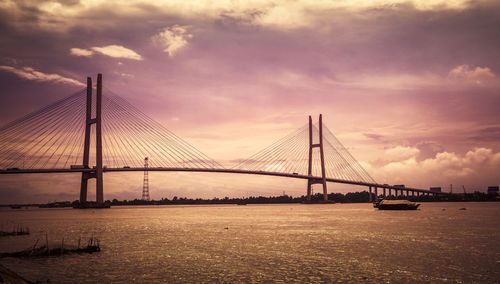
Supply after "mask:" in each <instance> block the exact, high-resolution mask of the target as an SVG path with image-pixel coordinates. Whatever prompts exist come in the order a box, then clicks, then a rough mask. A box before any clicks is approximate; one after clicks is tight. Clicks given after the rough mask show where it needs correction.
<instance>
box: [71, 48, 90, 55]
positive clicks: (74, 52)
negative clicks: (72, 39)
mask: <svg viewBox="0 0 500 284" xmlns="http://www.w3.org/2000/svg"><path fill="white" fill-rule="evenodd" d="M70 53H71V55H75V56H92V54H94V52H93V51H92V50H88V49H83V48H76V47H75V48H71V49H70Z"/></svg>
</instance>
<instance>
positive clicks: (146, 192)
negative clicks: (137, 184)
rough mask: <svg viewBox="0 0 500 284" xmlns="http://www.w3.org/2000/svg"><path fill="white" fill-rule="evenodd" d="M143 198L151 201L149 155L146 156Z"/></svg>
mask: <svg viewBox="0 0 500 284" xmlns="http://www.w3.org/2000/svg"><path fill="white" fill-rule="evenodd" d="M142 200H146V201H149V177H148V157H146V158H144V182H143V183H142Z"/></svg>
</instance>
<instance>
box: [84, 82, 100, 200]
mask: <svg viewBox="0 0 500 284" xmlns="http://www.w3.org/2000/svg"><path fill="white" fill-rule="evenodd" d="M95 109H96V113H95V118H92V78H90V77H88V78H87V108H86V119H85V139H84V145H83V165H82V166H83V168H85V169H89V168H90V167H89V155H90V129H91V126H92V124H95V132H96V166H95V167H93V170H92V171H90V172H82V181H81V187H80V206H82V207H86V205H85V204H86V203H87V184H88V180H89V179H91V178H95V179H96V203H97V207H102V206H103V204H104V193H103V179H102V117H101V110H102V74H97V87H96V107H95Z"/></svg>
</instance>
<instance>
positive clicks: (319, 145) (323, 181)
mask: <svg viewBox="0 0 500 284" xmlns="http://www.w3.org/2000/svg"><path fill="white" fill-rule="evenodd" d="M318 127H319V142H318V143H317V144H314V143H313V135H312V118H311V116H309V167H308V169H307V175H308V176H309V177H312V152H313V148H316V147H317V148H319V153H320V160H321V179H317V178H309V179H308V180H307V201H311V189H312V188H311V187H312V185H313V184H322V185H323V200H324V201H327V200H328V193H327V189H326V174H325V155H324V151H323V121H322V116H321V114H320V115H319V125H318Z"/></svg>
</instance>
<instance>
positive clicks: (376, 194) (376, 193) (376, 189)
mask: <svg viewBox="0 0 500 284" xmlns="http://www.w3.org/2000/svg"><path fill="white" fill-rule="evenodd" d="M377 200H378V188H377V187H375V201H377Z"/></svg>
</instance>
